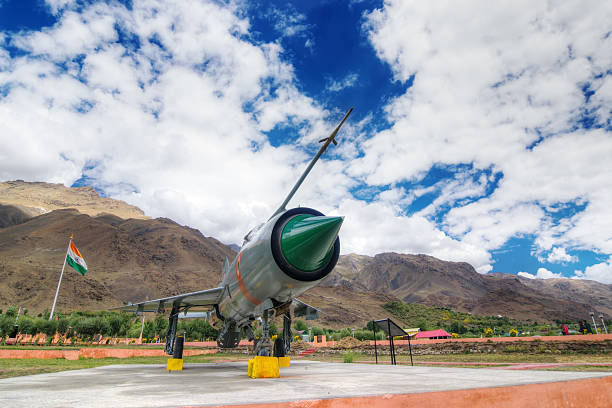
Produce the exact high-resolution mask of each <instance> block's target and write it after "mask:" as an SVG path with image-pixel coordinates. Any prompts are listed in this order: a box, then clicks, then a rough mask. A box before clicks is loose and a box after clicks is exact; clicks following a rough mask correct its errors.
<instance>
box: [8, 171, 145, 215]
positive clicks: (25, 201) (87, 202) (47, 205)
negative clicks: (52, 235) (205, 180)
mask: <svg viewBox="0 0 612 408" xmlns="http://www.w3.org/2000/svg"><path fill="white" fill-rule="evenodd" d="M0 203H1V204H9V205H14V206H18V207H20V208H21V209H22V210H24V211H26V212H27V213H28V214H29V215H30V216H36V215H40V214H44V213H47V212H49V211H53V210H59V209H63V208H76V209H77V210H79V212H81V213H83V214H87V215H91V216H97V215H100V214H103V213H109V214H113V215H116V216H118V217H121V218H125V219H127V218H140V219H148V218H149V217H147V216H145V214H144V213H143V212H142V210H141V209H140V208H138V207H135V206H133V205H129V204H127V203H125V202H123V201H120V200H114V199H112V198H104V197H100V195H99V194H98V192H97V191H96V190H94V189H93V188H92V187H65V186H64V185H62V184H51V183H42V182H26V181H22V180H17V181H6V182H2V183H0Z"/></svg>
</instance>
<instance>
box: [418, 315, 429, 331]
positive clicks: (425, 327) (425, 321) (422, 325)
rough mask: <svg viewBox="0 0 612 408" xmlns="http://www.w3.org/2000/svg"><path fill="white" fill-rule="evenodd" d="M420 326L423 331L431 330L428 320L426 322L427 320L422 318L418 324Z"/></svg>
mask: <svg viewBox="0 0 612 408" xmlns="http://www.w3.org/2000/svg"><path fill="white" fill-rule="evenodd" d="M417 324H418V326H419V329H421V331H427V330H429V326H428V325H427V320H425V318H423V317H422V318H420V319H419V322H418V323H417Z"/></svg>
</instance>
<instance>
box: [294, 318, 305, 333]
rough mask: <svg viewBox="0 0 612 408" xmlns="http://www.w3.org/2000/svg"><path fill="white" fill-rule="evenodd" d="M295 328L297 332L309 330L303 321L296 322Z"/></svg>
mask: <svg viewBox="0 0 612 408" xmlns="http://www.w3.org/2000/svg"><path fill="white" fill-rule="evenodd" d="M293 327H294V328H295V330H297V331H304V330H308V325H307V324H306V323H304V321H303V320H296V321H295V324H294V325H293Z"/></svg>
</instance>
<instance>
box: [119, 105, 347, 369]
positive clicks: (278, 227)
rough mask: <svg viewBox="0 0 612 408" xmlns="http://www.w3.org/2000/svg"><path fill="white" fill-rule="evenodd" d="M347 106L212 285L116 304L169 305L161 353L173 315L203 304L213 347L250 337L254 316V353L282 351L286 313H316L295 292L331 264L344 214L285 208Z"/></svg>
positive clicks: (170, 344) (156, 308)
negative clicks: (276, 331)
mask: <svg viewBox="0 0 612 408" xmlns="http://www.w3.org/2000/svg"><path fill="white" fill-rule="evenodd" d="M352 111H353V109H352V108H351V110H349V111H348V113H347V114H346V115H345V116H344V119H342V121H341V122H340V124H338V126H337V127H336V129H335V130H334V131H333V132H332V133H331V135H330V136H329V137H327V138H325V139H321V140H320V141H319V142H323V146H321V148H320V149H319V151H318V152H317V154H316V155H315V157H314V158H313V159H312V161H311V162H310V164H309V165H308V167H307V168H306V170H305V171H304V173H303V174H302V175H301V177H300V178H299V179H298V181H297V182H296V184H295V186H294V187H293V189H292V190H291V192H289V194H288V195H287V197H286V198H285V200H284V201H283V203H282V204H281V205H280V207H279V208H278V210H276V211H275V212H274V214H272V216H271V217H270V219H268V220H267V221H266V222H264V223H262V224H261V225H258V226H257V227H255V228H253V229H252V230H251V231H250V232H249V233H248V234H247V235H246V236H245V237H244V242H243V244H242V247H241V248H240V252H239V253H238V255H237V256H236V258H235V259H234V260H233V261H232V262H231V263H230V262H229V261H228V259H227V258H225V261H224V262H223V278H222V280H221V283H220V284H219V286H218V287H216V288H214V289H207V290H202V291H197V292H191V293H184V294H181V295H176V296H171V297H166V298H162V299H156V300H149V301H145V302H140V303H134V304H129V305H127V306H122V307H119V308H117V309H119V310H124V311H130V312H135V313H137V314H139V315H141V314H142V313H144V312H155V313H164V312H165V311H166V310H170V317H169V325H168V331H167V333H166V347H165V351H166V353H168V354H173V352H174V348H175V343H176V335H177V333H176V329H177V323H178V318H179V315H180V314H181V313H183V314H184V315H185V316H188V313H189V312H188V311H191V312H192V313H193V312H195V311H196V310H200V311H202V310H207V311H211V312H210V316H211V317H212V318H216V319H218V323H222V328H221V330H220V332H219V337H218V339H217V344H218V345H219V347H221V348H233V347H236V346H237V345H238V343H239V342H240V339H241V337H242V335H243V334H244V335H245V336H246V337H247V338H248V339H249V340H255V335H254V330H253V323H254V322H255V321H256V320H258V321H259V322H260V326H261V332H262V335H261V338H260V339H259V340H258V341H256V343H255V347H254V354H255V355H259V356H270V355H274V356H275V357H283V356H284V355H285V354H286V353H287V352H288V351H289V347H290V342H291V319H292V317H305V318H306V319H308V320H309V319H312V318H316V317H318V310H317V309H315V308H313V307H312V306H309V305H307V304H305V303H303V302H300V301H299V300H297V299H296V297H297V296H299V295H301V294H302V293H304V292H306V291H307V290H308V289H310V288H312V287H314V286H316V285H317V284H319V282H321V280H322V279H323V278H325V277H326V276H327V275H328V274H329V273H330V272H331V271H332V269H333V268H334V267H335V266H336V263H337V262H338V256H339V255H340V239H339V238H338V232H339V231H340V227H341V226H342V222H343V220H344V217H326V216H325V215H323V214H322V213H321V212H319V211H317V210H314V209H311V208H305V207H297V208H292V209H289V210H288V209H287V208H286V207H287V204H288V203H289V201H290V200H291V198H292V197H293V196H294V194H295V193H296V191H297V190H298V188H299V187H300V185H301V184H302V182H303V181H304V179H305V178H306V176H307V175H308V173H309V172H310V170H311V169H312V168H313V166H314V165H315V163H316V162H317V160H319V158H320V157H321V155H322V154H323V152H325V150H326V149H327V147H328V146H329V145H330V143H333V144H334V145H337V142H336V140H335V137H336V134H337V133H338V131H339V130H340V128H341V127H342V125H343V124H344V122H345V121H346V119H347V118H348V116H349V115H350V114H351V112H352ZM213 311H214V313H213ZM276 316H282V319H283V335H282V336H279V337H277V339H276V340H275V342H274V344H272V341H271V339H270V331H269V328H270V320H271V319H273V318H274V317H276Z"/></svg>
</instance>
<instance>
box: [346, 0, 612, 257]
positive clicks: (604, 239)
mask: <svg viewBox="0 0 612 408" xmlns="http://www.w3.org/2000/svg"><path fill="white" fill-rule="evenodd" d="M475 10H478V11H477V12H475ZM611 18H612V6H610V5H603V4H601V3H600V2H586V3H585V2H579V1H569V2H565V3H564V4H563V5H558V4H553V3H539V4H533V3H529V2H523V3H521V2H519V3H516V2H513V3H512V4H509V3H508V4H495V5H491V4H487V5H486V7H484V4H483V3H482V2H478V1H472V2H467V3H462V5H461V7H459V6H458V5H457V4H456V3H453V2H442V3H440V2H438V3H436V5H433V6H432V5H431V4H429V3H424V2H418V1H395V0H388V1H386V2H385V3H384V5H383V7H382V8H381V9H377V10H374V11H373V12H371V13H369V14H367V16H366V19H365V23H364V30H365V32H366V33H367V35H368V36H369V39H370V42H371V44H372V46H373V47H374V49H375V51H376V53H377V55H378V56H379V58H380V59H381V60H383V61H385V62H386V63H387V64H389V66H390V67H391V69H392V70H393V72H394V76H395V79H396V80H397V81H401V82H407V81H409V80H411V81H413V86H412V87H410V88H408V91H407V92H406V93H405V94H403V95H401V96H399V97H397V98H395V100H393V101H391V102H390V103H389V104H388V105H387V107H386V115H387V119H388V120H389V122H390V123H391V124H392V125H391V127H390V128H388V129H385V130H383V131H381V132H379V133H377V134H376V135H374V136H373V137H372V138H370V139H369V140H367V141H366V142H364V143H363V145H362V148H363V152H364V154H363V156H362V157H360V158H359V159H357V160H354V161H353V162H352V164H351V169H350V174H352V175H354V176H355V177H361V178H363V179H365V180H366V181H367V183H369V184H371V185H389V184H390V185H394V184H396V183H401V182H404V181H409V182H415V181H418V180H420V179H421V178H422V177H423V175H424V174H425V173H426V172H427V171H428V170H429V169H430V168H432V166H434V165H436V164H437V163H446V164H462V163H465V164H471V165H473V166H474V168H476V169H483V170H484V169H492V170H493V171H494V172H496V173H499V174H501V175H502V178H501V179H500V181H499V185H498V186H497V188H496V189H495V191H494V192H493V193H492V194H490V195H488V194H487V195H486V196H483V197H482V198H479V199H476V200H471V201H469V202H468V203H465V204H464V205H462V203H461V202H458V205H456V206H455V207H454V208H452V209H451V210H450V211H449V212H448V213H447V214H444V213H442V215H443V216H444V217H443V222H442V224H440V227H441V228H442V230H444V231H446V232H448V233H449V234H450V235H451V236H452V237H454V238H455V239H457V240H460V241H461V242H462V243H469V244H471V245H475V246H478V247H482V248H485V249H487V250H492V249H496V248H500V247H501V246H502V245H503V244H504V243H506V242H507V241H508V239H509V238H511V237H516V236H524V235H526V234H530V235H534V236H536V246H537V247H538V251H539V252H543V251H551V250H552V252H551V253H550V255H549V257H550V261H551V262H553V261H554V262H570V261H573V260H574V258H572V257H571V256H569V255H568V254H567V253H565V248H576V249H586V250H593V251H598V252H603V253H608V254H609V253H612V247H611V245H612V215H611V213H610V212H609V210H608V209H609V208H610V206H611V205H612V187H611V184H610V183H609V181H607V180H609V178H610V176H611V175H612V162H611V161H610V160H607V159H606V157H610V156H612V137H610V136H611V135H610V131H609V125H610V110H609V106H611V105H612V99H610V97H611V95H612V93H611V92H609V90H610V89H612V88H611V87H610V86H609V84H610V79H611V78H612V76H611V75H610V71H609V67H610V66H611V65H612V36H610V35H609V33H610V31H611V30H612V24H611V23H610V21H612V20H611ZM534 44H537V46H534ZM587 91H588V92H587ZM587 95H590V96H587ZM593 112H596V115H593V114H592V113H593ZM585 115H586V116H588V118H589V119H588V120H589V121H591V122H590V123H593V124H595V126H589V127H588V128H586V129H585V128H581V123H583V122H582V121H583V120H584V118H585ZM606 126H607V128H606ZM470 183H472V184H473V181H471V182H470ZM474 187H476V190H475V191H474V192H473V193H471V194H478V191H477V189H478V187H477V186H473V187H472V186H468V185H463V186H460V187H455V186H453V187H452V190H451V191H453V192H455V191H457V192H461V190H466V191H470V190H473V189H474ZM451 197H452V196H451V195H450V194H448V193H446V194H442V195H441V196H440V199H439V200H438V201H435V202H433V203H432V205H431V206H430V208H428V210H427V211H428V212H429V213H431V214H435V213H436V212H438V211H440V210H442V209H444V203H445V202H446V201H447V200H449V199H451ZM578 202H581V203H587V205H586V207H585V208H584V209H583V210H582V211H579V212H577V213H575V214H570V215H563V216H560V215H558V214H555V213H553V212H551V211H549V208H550V206H555V205H563V204H568V203H578ZM561 251H563V252H561Z"/></svg>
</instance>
